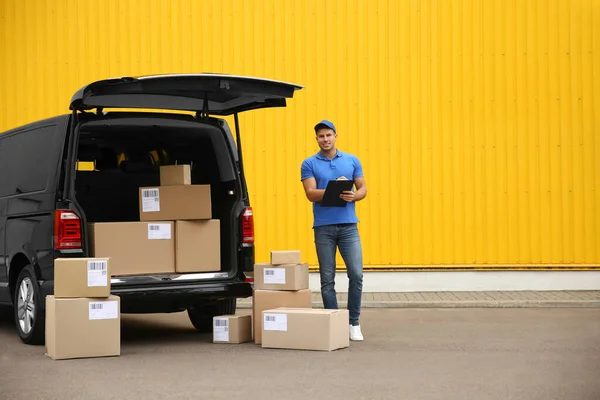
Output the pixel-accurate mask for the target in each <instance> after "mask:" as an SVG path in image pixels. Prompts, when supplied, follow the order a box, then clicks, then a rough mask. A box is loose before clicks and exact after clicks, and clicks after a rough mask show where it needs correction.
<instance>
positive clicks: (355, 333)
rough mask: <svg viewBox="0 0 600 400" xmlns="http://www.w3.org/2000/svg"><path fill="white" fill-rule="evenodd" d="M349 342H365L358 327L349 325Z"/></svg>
mask: <svg viewBox="0 0 600 400" xmlns="http://www.w3.org/2000/svg"><path fill="white" fill-rule="evenodd" d="M350 340H354V341H355V342H362V341H363V340H365V338H364V337H363V334H362V332H361V331H360V325H356V326H352V325H350Z"/></svg>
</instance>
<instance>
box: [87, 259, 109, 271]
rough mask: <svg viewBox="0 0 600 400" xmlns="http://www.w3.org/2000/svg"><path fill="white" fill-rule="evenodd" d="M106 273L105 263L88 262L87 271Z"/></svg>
mask: <svg viewBox="0 0 600 400" xmlns="http://www.w3.org/2000/svg"><path fill="white" fill-rule="evenodd" d="M100 270H104V271H106V261H90V262H88V271H100Z"/></svg>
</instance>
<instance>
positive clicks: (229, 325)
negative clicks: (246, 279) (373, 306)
mask: <svg viewBox="0 0 600 400" xmlns="http://www.w3.org/2000/svg"><path fill="white" fill-rule="evenodd" d="M248 317H250V316H221V317H215V318H214V329H213V337H214V342H215V343H223V342H226V343H242V342H243V341H250V340H251V336H250V334H249V332H248V331H249V329H250V327H249V326H248V325H249V324H250V319H249V318H248ZM252 318H253V328H254V329H253V332H254V342H255V343H256V344H261V345H262V347H263V348H279V349H297V350H324V351H332V350H336V349H341V348H345V347H348V346H349V345H350V343H349V337H348V311H347V310H323V309H313V308H312V300H311V291H310V289H309V282H308V264H303V263H302V261H301V254H300V251H298V250H289V251H272V252H271V262H270V263H269V264H256V265H255V266H254V293H253V296H252ZM225 331H226V332H227V335H230V336H226V333H225ZM232 337H233V338H235V339H234V340H235V341H232V339H231V338H232ZM240 337H243V341H239V340H238V338H240ZM226 338H227V339H228V341H226V340H225V339H226Z"/></svg>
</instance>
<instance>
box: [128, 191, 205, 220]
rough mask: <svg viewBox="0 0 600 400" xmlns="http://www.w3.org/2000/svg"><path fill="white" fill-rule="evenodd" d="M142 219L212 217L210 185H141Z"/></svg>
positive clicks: (140, 203)
mask: <svg viewBox="0 0 600 400" xmlns="http://www.w3.org/2000/svg"><path fill="white" fill-rule="evenodd" d="M139 196H140V198H139V205H140V221H175V220H195V219H211V218H212V204H211V198H210V185H179V186H158V187H141V188H140V191H139Z"/></svg>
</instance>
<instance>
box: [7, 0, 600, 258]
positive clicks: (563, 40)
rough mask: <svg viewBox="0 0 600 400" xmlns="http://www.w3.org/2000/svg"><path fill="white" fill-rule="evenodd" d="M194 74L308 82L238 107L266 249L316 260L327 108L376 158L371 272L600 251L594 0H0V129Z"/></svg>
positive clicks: (367, 164)
mask: <svg viewBox="0 0 600 400" xmlns="http://www.w3.org/2000/svg"><path fill="white" fill-rule="evenodd" d="M202 71H211V72H225V73H232V74H244V75H246V74H247V75H255V76H261V77H268V78H273V79H280V80H285V81H292V82H295V83H299V84H302V85H305V86H306V88H305V89H304V90H302V91H301V92H299V93H298V94H297V96H296V98H295V99H294V100H292V101H291V102H290V104H289V107H288V108H287V109H272V110H265V111H258V112H255V113H253V114H247V115H244V116H242V117H241V124H242V130H243V132H242V133H243V140H244V143H243V144H244V147H245V162H246V166H247V172H248V181H249V187H250V192H251V196H252V201H253V206H254V208H255V213H256V237H257V241H258V242H257V258H258V261H265V260H267V258H268V255H267V254H268V250H270V249H296V248H299V249H301V250H302V251H303V253H304V258H305V260H306V261H307V262H309V263H311V264H315V263H316V255H315V251H314V248H313V239H312V231H311V227H310V226H311V213H310V205H309V203H308V202H307V201H306V200H305V198H304V194H303V191H302V188H301V184H300V181H299V173H300V172H299V171H300V163H301V162H302V160H303V158H304V157H307V156H309V155H311V154H313V153H315V152H316V151H317V149H318V148H317V146H316V144H315V141H314V134H313V131H312V126H313V125H314V123H315V122H316V121H318V120H320V119H322V118H328V119H332V120H333V121H335V122H336V124H337V127H338V130H339V141H338V144H339V147H340V149H342V150H344V151H348V152H352V153H355V154H357V155H358V156H359V157H360V159H361V160H362V162H363V165H364V169H365V173H366V179H367V184H368V188H369V195H368V197H367V199H366V200H365V201H364V202H361V203H359V205H358V210H359V216H360V218H361V220H362V222H361V224H360V228H361V233H362V239H363V243H364V253H365V254H364V257H365V264H366V267H367V268H368V267H374V268H381V267H383V268H386V267H390V266H403V267H409V268H410V267H412V268H414V267H419V266H424V265H440V266H446V267H456V266H459V265H460V266H463V265H477V266H479V267H485V266H489V265H498V264H500V265H509V264H518V265H519V266H525V265H527V266H531V265H534V266H535V265H541V264H567V265H570V266H572V267H574V266H577V265H581V264H586V265H598V264H600V231H599V230H600V193H599V192H600V120H599V119H600V2H598V1H597V0H527V1H522V0H452V1H451V0H429V1H425V0H423V1H417V0H369V1H358V0H327V1H317V0H304V1H301V0H285V1H284V0H254V1H251V0H244V1H237V0H204V1H193V0H165V1H157V0H150V1H148V0H144V1H142V0H129V1H126V0H118V1H117V0H112V1H102V2H87V1H86V2H83V1H78V2H74V1H67V0H31V1H21V0H0V86H1V89H0V129H1V130H4V129H7V128H11V127H14V126H17V125H20V124H23V123H27V122H30V121H33V120H36V119H40V118H44V117H48V116H52V115H54V114H57V113H65V112H67V108H68V103H69V100H70V96H71V95H72V93H73V92H75V91H76V90H77V89H79V87H81V86H82V85H84V84H86V83H88V82H90V81H93V80H97V79H103V78H107V77H114V76H121V75H130V76H131V75H133V76H135V75H143V74H157V73H170V72H202ZM1 173H6V171H2V172H1ZM514 267H515V266H513V268H514Z"/></svg>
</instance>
